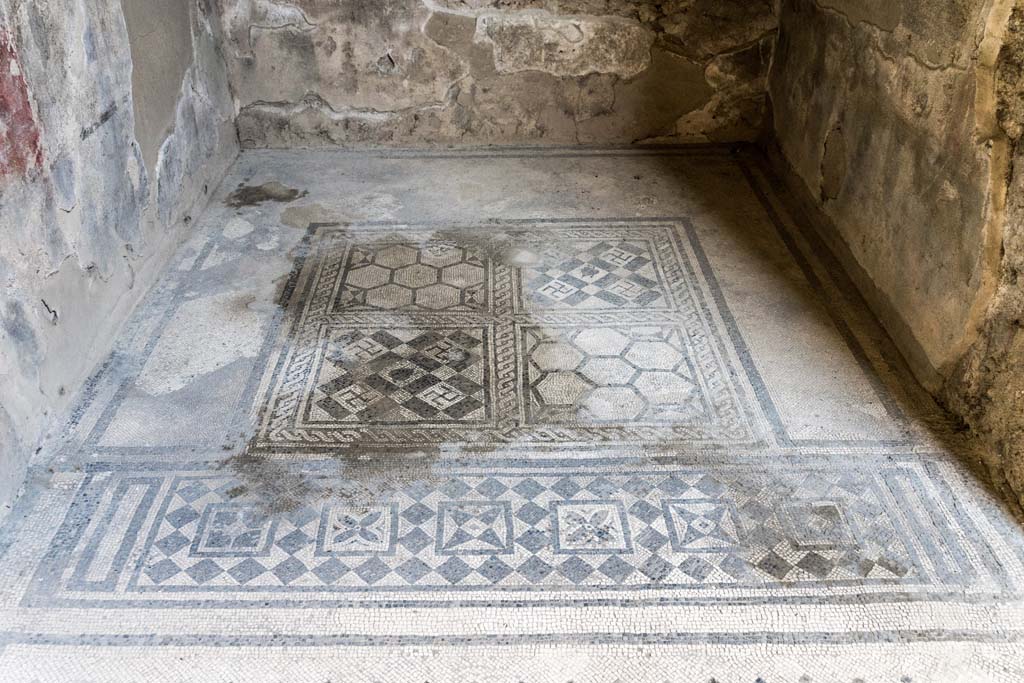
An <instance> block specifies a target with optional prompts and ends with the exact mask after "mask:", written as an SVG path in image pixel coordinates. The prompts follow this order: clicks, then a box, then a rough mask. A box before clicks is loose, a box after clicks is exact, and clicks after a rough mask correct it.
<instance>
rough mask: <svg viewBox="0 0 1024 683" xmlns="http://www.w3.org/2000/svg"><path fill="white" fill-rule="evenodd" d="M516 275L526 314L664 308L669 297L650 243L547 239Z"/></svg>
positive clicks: (611, 239)
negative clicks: (558, 311)
mask: <svg viewBox="0 0 1024 683" xmlns="http://www.w3.org/2000/svg"><path fill="white" fill-rule="evenodd" d="M532 246H534V249H535V251H536V253H537V254H538V258H537V259H536V262H535V263H532V264H530V265H529V266H527V267H524V268H523V269H522V271H521V273H520V277H521V279H522V287H521V288H520V289H519V292H518V293H519V297H518V301H519V302H520V305H521V306H522V307H523V308H525V309H527V310H568V311H596V310H613V311H614V310H635V309H643V310H659V309H661V310H667V309H670V308H671V302H672V296H671V294H670V292H669V289H668V287H667V284H666V282H665V276H664V274H663V272H662V268H661V265H660V263H659V262H658V256H657V253H656V248H655V246H654V244H653V243H652V241H651V240H638V239H614V238H606V239H600V240H559V239H558V238H557V237H555V239H554V240H549V241H547V242H543V243H537V244H535V245H532Z"/></svg>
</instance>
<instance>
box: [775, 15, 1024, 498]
mask: <svg viewBox="0 0 1024 683" xmlns="http://www.w3.org/2000/svg"><path fill="white" fill-rule="evenodd" d="M1013 5H1014V0H955V1H953V2H949V1H944V2H938V1H934V2H933V1H917V2H910V1H907V0H903V1H899V2H870V3H864V2H853V1H852V0H783V2H782V3H781V11H780V30H779V39H778V43H777V47H776V52H775V55H774V62H773V67H772V73H771V76H770V78H769V84H768V89H769V97H770V102H771V108H772V115H773V121H774V123H773V131H772V133H773V137H774V140H773V145H774V147H775V152H776V155H777V157H778V158H779V159H780V160H781V161H782V163H783V165H785V166H786V167H787V168H788V171H789V175H790V180H791V185H793V186H794V187H796V189H797V190H798V191H799V192H800V193H802V194H803V195H804V196H805V197H806V198H807V204H808V205H811V206H813V208H814V210H815V212H816V213H817V214H818V217H819V219H821V220H820V221H819V223H820V224H821V225H823V226H825V230H824V231H823V236H824V237H825V238H826V240H827V241H828V242H829V243H830V246H831V247H832V248H833V250H834V251H836V252H837V254H839V255H840V257H841V258H842V260H843V261H844V262H845V265H846V266H847V269H848V270H849V271H850V273H851V275H852V276H853V278H854V279H855V280H856V281H857V284H858V286H859V287H860V289H861V291H862V292H863V293H864V295H865V297H866V298H867V299H868V300H869V301H870V302H871V304H872V307H873V308H874V309H875V311H876V313H878V315H879V316H880V318H881V319H882V320H883V322H884V323H885V325H886V327H887V328H888V330H889V332H890V334H891V335H892V336H893V338H894V339H895V341H896V342H897V344H898V345H899V347H900V349H901V351H902V352H903V354H904V356H905V357H906V358H907V360H908V361H909V363H910V365H911V367H912V368H913V370H914V372H915V374H916V375H917V376H918V378H919V379H920V380H921V381H922V383H923V384H925V386H926V387H928V388H929V389H930V390H932V391H933V392H934V393H935V394H936V395H937V396H939V397H940V399H942V400H943V402H944V403H945V404H946V405H947V406H948V407H950V408H952V409H953V410H954V411H955V412H956V413H958V414H959V415H960V416H962V417H963V418H964V419H965V420H966V421H967V423H968V424H969V425H971V426H973V427H975V429H976V430H977V431H979V432H981V433H982V434H984V435H985V436H987V437H988V438H989V442H990V446H992V448H990V449H989V450H990V451H991V453H992V455H993V463H992V464H994V465H996V469H997V470H1001V471H1005V474H1006V475H1007V477H1008V479H1009V480H1010V484H1011V486H1012V487H1013V488H1015V490H1016V491H1017V492H1018V493H1021V492H1024V471H1022V470H1024V458H1022V456H1024V451H1022V450H1021V446H1020V443H1021V436H1022V433H1024V432H1022V424H1024V410H1022V406H1024V389H1022V385H1021V381H1022V378H1024V372H1022V369H1021V360H1020V358H1021V355H1020V354H1021V349H1022V343H1021V341H1020V339H1019V338H1018V336H1017V330H1018V329H1019V328H1020V318H1021V311H1022V306H1024V303H1022V298H1021V294H1020V286H1019V284H1017V274H1018V273H1019V272H1020V263H1021V258H1022V256H1021V249H1022V246H1024V245H1022V243H1021V238H1020V235H1019V233H1020V223H1021V220H1022V219H1021V215H1020V214H1021V211H1022V210H1021V208H1020V203H1021V199H1020V196H1021V189H1022V187H1024V186H1022V184H1021V181H1020V178H1019V172H1017V173H1013V174H1012V177H1013V178H1015V179H1016V180H1014V181H1013V182H1012V184H1011V183H1010V181H1009V179H1010V178H1011V170H1012V169H1011V159H1012V160H1013V162H1012V163H1013V167H1014V168H1015V169H1017V170H1018V171H1019V168H1020V164H1021V159H1020V154H1019V153H1018V154H1017V156H1016V158H1014V152H1013V150H1014V144H1015V142H1016V141H1017V140H1018V139H1019V138H1020V134H1021V130H1020V126H1021V117H1020V111H1021V109H1020V92H1021V86H1022V85H1024V79H1021V77H1020V73H1021V64H1022V63H1024V61H1022V59H1021V53H1020V49H1021V48H1020V45H1019V41H1020V8H1018V9H1017V10H1016V13H1015V14H1014V17H1015V19H1014V20H1013V21H1010V22H1009V29H1008V28H1007V26H1008V24H1007V20H1008V17H1009V16H1010V13H1011V9H1012V8H1013ZM1015 44H1016V45H1017V47H1013V46H1014V45H1015ZM1001 46H1002V48H1003V49H1002V50H1001V49H1000V48H1001ZM1008 189H1009V193H1008Z"/></svg>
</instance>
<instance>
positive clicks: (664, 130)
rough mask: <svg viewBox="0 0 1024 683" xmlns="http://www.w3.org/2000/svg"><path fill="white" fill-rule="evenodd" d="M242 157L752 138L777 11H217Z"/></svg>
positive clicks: (378, 5)
mask: <svg viewBox="0 0 1024 683" xmlns="http://www.w3.org/2000/svg"><path fill="white" fill-rule="evenodd" d="M219 5H220V9H221V14H222V16H223V21H224V26H225V31H226V36H227V43H228V45H227V50H226V52H227V57H228V65H229V71H230V74H231V82H232V85H233V88H234V92H235V95H236V97H237V102H236V106H237V108H238V129H239V137H240V140H241V142H242V145H243V146H246V147H292V146H316V145H348V146H361V145H396V146H398V145H402V146H410V145H421V144H453V143H462V144H492V143H496V144H500V143H544V144H547V143H551V144H559V143H561V144H573V143H630V142H701V141H735V140H750V139H754V138H755V137H756V136H757V135H758V133H759V131H760V129H761V126H762V118H763V113H764V103H765V97H764V91H765V78H766V75H767V71H768V66H769V63H770V59H771V51H772V47H773V44H774V37H775V31H776V25H777V22H776V16H775V11H774V2H773V1H772V0H670V1H669V2H652V1H646V0H614V1H613V0H564V1H556V2H540V1H539V0H496V1H494V2H483V1H482V0H354V1H352V2H339V1H335V0H332V1H324V0H294V1H293V2H291V3H285V2H279V1H272V0H219Z"/></svg>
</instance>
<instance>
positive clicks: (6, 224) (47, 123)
mask: <svg viewBox="0 0 1024 683" xmlns="http://www.w3.org/2000/svg"><path fill="white" fill-rule="evenodd" d="M126 19H127V21H126ZM174 27H177V33H175V32H174ZM153 31H163V32H165V33H166V34H167V35H165V36H163V39H164V42H165V43H166V44H165V45H164V47H166V48H167V49H166V50H163V49H159V46H158V43H159V42H160V41H159V40H157V39H155V38H154V36H153V35H152V33H153ZM218 35H219V18H218V16H217V15H216V13H215V12H213V11H212V8H211V7H210V6H209V5H208V1H207V0H198V1H195V0H180V1H177V2H159V1H158V0H125V6H124V7H123V8H122V4H121V2H120V1H119V0H96V1H94V2H88V3H81V2H77V1H75V0H50V1H48V2H45V3H40V2H29V1H26V0H0V145H2V146H0V226H2V228H3V235H2V241H0V506H3V505H5V504H6V503H8V502H9V501H10V500H11V499H12V498H13V496H14V494H15V493H16V489H17V487H18V485H19V484H20V482H21V480H22V478H23V476H24V472H25V467H26V465H27V462H28V460H29V458H30V456H31V454H32V453H33V451H35V450H36V449H37V448H38V447H40V445H41V443H43V441H44V438H45V436H46V435H47V432H48V430H51V429H52V428H54V427H55V426H56V425H58V424H59V423H60V421H61V420H63V419H64V418H66V417H67V416H66V414H65V413H66V411H67V409H68V406H69V405H70V402H71V400H72V397H73V396H74V394H75V393H76V392H77V391H78V390H79V389H80V387H81V386H82V383H83V382H84V380H85V378H86V377H87V376H88V375H89V374H90V372H91V371H92V370H93V369H94V367H95V365H96V363H97V362H99V360H100V359H101V358H103V356H105V355H106V353H107V352H108V351H109V344H110V342H111V340H112V338H113V335H114V333H115V332H116V330H117V328H118V326H119V324H120V323H121V322H122V321H123V320H124V319H125V318H126V316H127V314H128V312H129V311H130V310H131V308H132V307H133V306H134V304H135V303H136V302H137V301H138V299H139V298H140V296H141V295H142V294H143V293H144V292H145V290H146V289H147V288H148V286H149V285H150V284H151V283H152V282H153V281H154V279H155V277H156V275H157V274H158V272H159V271H160V269H161V267H162V266H163V265H164V263H165V262H166V260H167V259H168V258H169V256H170V254H171V252H172V250H173V248H174V247H175V246H176V245H177V244H178V243H179V242H180V241H181V239H182V238H183V237H184V236H185V235H186V234H187V231H188V229H187V226H188V223H189V222H190V220H191V215H192V214H193V213H194V212H195V211H196V210H198V209H199V208H201V206H202V203H203V201H204V197H205V195H206V193H207V192H210V191H212V190H213V186H214V184H215V183H216V182H217V181H218V180H219V178H220V177H221V176H222V175H223V172H224V171H225V169H226V168H227V166H228V164H229V163H230V162H231V161H232V160H233V159H234V157H235V155H236V152H237V137H236V134H235V129H234V124H233V107H232V100H231V95H230V91H229V84H228V80H227V72H226V68H225V65H224V60H223V58H222V56H221V53H220V51H219V47H218V43H219V37H218ZM182 39H183V40H184V41H185V43H184V46H182V44H181V43H180V41H181V40H182ZM133 48H134V50H133ZM133 56H134V58H135V61H134V62H133ZM175 56H176V58H171V57H175ZM133 67H134V68H133ZM9 103H10V105H11V106H8V105H9ZM2 510H3V508H2V507H0V514H2Z"/></svg>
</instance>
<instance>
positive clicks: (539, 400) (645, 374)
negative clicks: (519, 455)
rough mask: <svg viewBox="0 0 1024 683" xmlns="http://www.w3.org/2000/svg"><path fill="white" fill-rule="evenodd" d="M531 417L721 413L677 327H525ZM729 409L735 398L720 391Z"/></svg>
mask: <svg viewBox="0 0 1024 683" xmlns="http://www.w3.org/2000/svg"><path fill="white" fill-rule="evenodd" d="M521 333H522V344H523V346H522V348H523V361H524V366H525V370H524V373H523V392H524V394H525V395H526V396H527V399H526V407H527V421H528V422H539V423H547V422H578V421H585V422H589V423H596V424H637V423H649V422H655V423H657V422H666V423H671V424H679V423H687V422H688V423H695V422H709V421H711V420H714V419H717V415H715V413H714V407H713V406H712V405H710V404H709V403H708V401H707V398H708V396H709V395H711V394H712V393H713V391H714V390H713V389H712V390H709V389H708V386H707V383H706V381H705V379H704V378H703V377H702V376H701V375H700V374H699V373H698V370H697V367H696V365H695V364H694V362H693V360H692V356H691V354H690V350H689V346H688V343H687V340H686V339H685V331H684V330H682V329H681V328H679V327H676V326H669V325H659V326H651V327H637V326H602V327H598V326H587V327H567V328H555V329H552V328H536V327H523V328H521ZM718 399H719V401H722V402H724V403H725V404H726V405H725V408H726V410H728V409H729V408H731V407H732V406H731V405H730V404H729V397H727V396H720V397H718Z"/></svg>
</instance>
